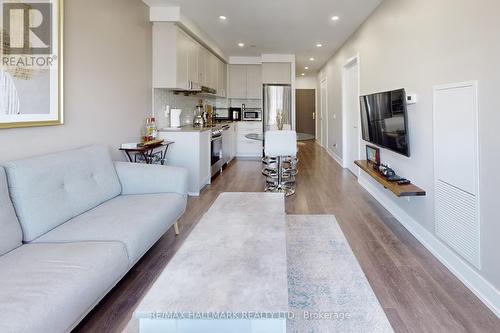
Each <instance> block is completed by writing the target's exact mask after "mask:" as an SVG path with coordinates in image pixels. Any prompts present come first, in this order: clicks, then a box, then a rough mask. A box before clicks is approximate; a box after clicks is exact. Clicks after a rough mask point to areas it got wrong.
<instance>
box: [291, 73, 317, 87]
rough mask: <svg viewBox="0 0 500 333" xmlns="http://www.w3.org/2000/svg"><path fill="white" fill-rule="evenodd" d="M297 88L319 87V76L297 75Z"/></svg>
mask: <svg viewBox="0 0 500 333" xmlns="http://www.w3.org/2000/svg"><path fill="white" fill-rule="evenodd" d="M295 89H316V90H317V89H318V78H317V77H316V75H310V76H297V78H296V79H295Z"/></svg>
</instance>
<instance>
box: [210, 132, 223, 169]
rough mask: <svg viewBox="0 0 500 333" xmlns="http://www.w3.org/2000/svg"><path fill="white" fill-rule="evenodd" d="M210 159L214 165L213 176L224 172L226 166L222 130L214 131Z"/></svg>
mask: <svg viewBox="0 0 500 333" xmlns="http://www.w3.org/2000/svg"><path fill="white" fill-rule="evenodd" d="M210 155H211V157H210V159H211V165H212V176H214V175H215V174H217V172H219V171H221V170H222V166H223V165H224V161H223V158H222V157H223V155H222V129H217V130H213V131H212V140H211V143H210Z"/></svg>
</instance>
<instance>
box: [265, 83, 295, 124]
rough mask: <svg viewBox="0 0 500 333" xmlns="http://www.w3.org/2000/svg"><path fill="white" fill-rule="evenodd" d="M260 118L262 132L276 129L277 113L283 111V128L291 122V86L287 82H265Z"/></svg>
mask: <svg viewBox="0 0 500 333" xmlns="http://www.w3.org/2000/svg"><path fill="white" fill-rule="evenodd" d="M263 105H264V108H263V115H262V120H263V123H264V132H266V131H269V130H277V129H278V125H277V123H278V120H277V119H278V114H279V113H280V112H283V124H284V127H283V128H285V129H287V128H288V129H290V128H291V124H292V86H291V85H289V84H265V85H264V103H263Z"/></svg>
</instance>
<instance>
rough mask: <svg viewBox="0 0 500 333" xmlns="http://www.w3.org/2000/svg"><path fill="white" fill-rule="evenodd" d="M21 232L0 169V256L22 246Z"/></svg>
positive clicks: (0, 168) (3, 174) (5, 181)
mask: <svg viewBox="0 0 500 333" xmlns="http://www.w3.org/2000/svg"><path fill="white" fill-rule="evenodd" d="M22 238H23V232H22V230H21V225H20V224H19V221H18V220H17V216H16V213H15V212H14V207H13V206H12V202H11V201H10V197H9V190H8V188H7V178H6V177H5V170H4V168H2V167H0V256H1V255H2V254H4V253H7V252H9V251H12V250H13V249H15V248H16V247H18V246H21V245H22Z"/></svg>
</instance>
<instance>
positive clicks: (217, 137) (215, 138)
mask: <svg viewBox="0 0 500 333" xmlns="http://www.w3.org/2000/svg"><path fill="white" fill-rule="evenodd" d="M218 140H222V135H218V136H214V137H213V138H212V142H214V141H218Z"/></svg>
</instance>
